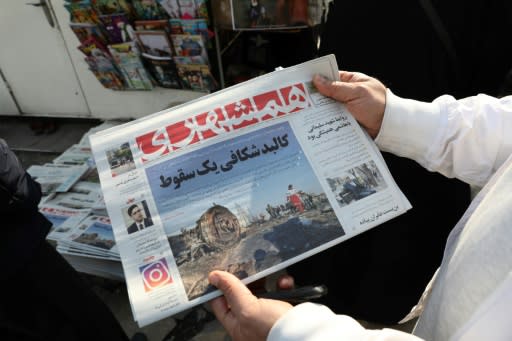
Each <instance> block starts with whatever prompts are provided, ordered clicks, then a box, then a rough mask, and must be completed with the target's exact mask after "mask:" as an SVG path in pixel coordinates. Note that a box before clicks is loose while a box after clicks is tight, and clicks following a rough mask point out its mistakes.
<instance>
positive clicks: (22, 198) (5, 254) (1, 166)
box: [0, 139, 51, 278]
mask: <svg viewBox="0 0 512 341" xmlns="http://www.w3.org/2000/svg"><path fill="white" fill-rule="evenodd" d="M40 200H41V186H40V185H39V184H38V183H37V182H35V181H34V180H32V178H31V176H30V175H29V174H28V173H26V172H25V171H24V170H23V167H22V166H21V164H20V162H19V161H18V159H17V158H16V156H15V155H14V154H13V153H12V151H11V150H10V149H9V147H8V146H7V144H6V142H5V141H4V140H3V139H0V217H2V225H3V226H2V229H3V231H2V233H3V238H2V239H0V266H1V268H2V273H3V276H2V277H5V278H9V277H10V276H12V275H13V274H15V273H17V272H18V271H19V270H20V269H21V268H22V267H23V266H24V265H25V264H26V263H27V262H28V261H29V260H30V258H31V257H32V255H33V254H34V252H36V249H37V248H39V247H40V246H41V244H42V242H43V241H44V240H45V238H46V235H47V234H48V231H50V227H51V223H50V222H49V221H48V220H47V219H46V218H45V217H44V216H43V215H42V214H41V213H39V211H38V207H37V205H38V204H39V201H40Z"/></svg>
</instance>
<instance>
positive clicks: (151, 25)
mask: <svg viewBox="0 0 512 341" xmlns="http://www.w3.org/2000/svg"><path fill="white" fill-rule="evenodd" d="M134 25H135V30H137V31H150V30H155V31H165V32H167V33H170V28H169V22H168V21H167V20H165V19H163V20H136V21H135V22H134Z"/></svg>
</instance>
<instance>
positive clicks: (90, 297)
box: [0, 139, 128, 341]
mask: <svg viewBox="0 0 512 341" xmlns="http://www.w3.org/2000/svg"><path fill="white" fill-rule="evenodd" d="M40 200H41V186H40V185H39V184H38V183H37V182H35V181H34V180H33V179H32V178H31V177H30V175H29V174H28V173H26V172H25V171H24V170H23V168H22V167H21V164H20V163H19V161H18V159H17V158H16V156H15V155H14V153H12V151H11V150H10V149H9V147H8V146H7V144H6V143H5V141H4V140H2V139H0V203H1V206H0V213H1V216H2V219H3V220H2V225H3V226H2V228H3V236H2V238H1V239H0V264H1V265H2V276H0V286H1V288H2V294H1V295H0V297H1V299H0V339H2V340H84V341H85V340H95V339H97V340H127V339H128V338H127V336H126V335H125V333H124V331H123V329H122V328H121V326H120V324H119V322H118V321H117V320H116V319H115V317H114V315H112V313H111V312H110V310H109V309H108V308H107V306H105V305H104V304H103V302H102V301H101V300H100V299H99V298H98V297H97V296H96V295H95V294H94V293H93V291H92V290H91V288H90V287H88V286H87V284H86V282H85V281H84V278H82V277H81V276H80V274H79V273H78V272H76V271H75V270H74V269H73V268H72V267H71V266H70V265H69V264H68V263H67V262H66V261H65V260H64V258H62V256H61V255H60V254H59V253H58V252H57V251H56V250H55V249H54V248H53V247H52V246H50V245H49V244H48V243H47V242H46V240H45V238H46V235H47V233H48V231H49V230H50V227H51V223H50V222H49V221H48V220H47V219H46V218H45V217H44V216H43V215H42V214H41V213H39V210H38V207H37V205H38V204H39V201H40Z"/></svg>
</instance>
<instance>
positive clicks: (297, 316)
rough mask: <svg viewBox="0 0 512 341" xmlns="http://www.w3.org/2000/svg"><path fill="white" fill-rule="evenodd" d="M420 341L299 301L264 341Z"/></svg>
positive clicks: (402, 333) (404, 334) (398, 332)
mask: <svg viewBox="0 0 512 341" xmlns="http://www.w3.org/2000/svg"><path fill="white" fill-rule="evenodd" d="M329 340H344V341H363V340H364V341H421V340H422V339H420V338H418V337H416V336H414V335H411V334H407V333H404V332H401V331H398V330H394V329H381V330H370V329H364V328H363V327H362V326H361V325H360V324H359V323H358V322H357V321H356V320H354V319H353V318H351V317H349V316H346V315H336V314H334V313H333V312H332V311H331V310H330V309H329V308H327V307H325V306H323V305H319V304H315V303H302V304H299V305H297V306H295V307H293V309H291V310H289V311H288V312H287V313H286V314H285V315H283V316H282V317H281V318H280V319H279V320H278V321H277V322H276V323H275V324H274V326H273V327H272V329H271V330H270V333H269V335H268V337H267V341H329Z"/></svg>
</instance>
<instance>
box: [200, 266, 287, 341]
mask: <svg viewBox="0 0 512 341" xmlns="http://www.w3.org/2000/svg"><path fill="white" fill-rule="evenodd" d="M208 280H209V282H210V284H212V285H214V286H216V287H217V288H218V289H219V290H220V291H222V293H223V294H224V296H221V297H217V298H215V299H214V300H212V302H211V308H212V310H213V313H214V314H215V316H216V317H217V319H218V320H219V322H220V323H221V324H222V325H223V326H224V328H225V329H226V331H227V332H228V334H229V335H230V336H231V338H232V339H233V340H234V341H251V340H265V339H266V338H267V336H268V333H269V332H270V329H271V328H272V326H273V325H274V323H275V322H276V321H277V320H278V319H279V318H280V317H281V316H282V315H284V314H285V313H286V312H287V311H288V310H290V309H291V308H292V305H291V304H289V303H286V302H281V301H276V300H268V299H263V298H257V297H256V296H254V295H253V294H252V293H251V292H250V291H249V289H248V288H247V287H246V286H245V285H244V284H243V283H242V282H241V281H240V280H239V279H238V278H236V277H235V276H233V275H232V274H230V273H229V272H225V271H212V272H211V273H210V274H209V275H208Z"/></svg>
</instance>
